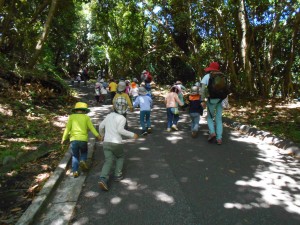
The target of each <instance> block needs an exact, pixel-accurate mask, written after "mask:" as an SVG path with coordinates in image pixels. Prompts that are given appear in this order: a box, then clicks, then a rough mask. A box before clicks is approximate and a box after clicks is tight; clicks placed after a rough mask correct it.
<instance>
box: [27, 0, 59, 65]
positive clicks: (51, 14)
mask: <svg viewBox="0 0 300 225" xmlns="http://www.w3.org/2000/svg"><path fill="white" fill-rule="evenodd" d="M58 1H59V0H52V2H51V6H50V10H49V13H48V16H47V21H46V23H45V25H44V30H43V33H42V35H41V37H40V38H39V40H38V42H37V45H36V47H35V53H34V55H33V57H32V59H31V61H30V62H29V68H31V69H32V68H33V67H34V66H35V64H36V62H37V61H38V58H39V56H40V54H41V52H42V49H43V47H44V43H45V41H46V40H47V37H48V34H49V31H50V25H51V22H52V19H53V17H54V13H55V11H56V7H57V2H58Z"/></svg>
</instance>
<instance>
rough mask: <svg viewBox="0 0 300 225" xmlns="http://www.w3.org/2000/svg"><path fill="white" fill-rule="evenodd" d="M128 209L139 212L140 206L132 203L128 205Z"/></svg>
mask: <svg viewBox="0 0 300 225" xmlns="http://www.w3.org/2000/svg"><path fill="white" fill-rule="evenodd" d="M128 209H129V210H137V209H139V206H138V205H137V204H133V203H131V204H128Z"/></svg>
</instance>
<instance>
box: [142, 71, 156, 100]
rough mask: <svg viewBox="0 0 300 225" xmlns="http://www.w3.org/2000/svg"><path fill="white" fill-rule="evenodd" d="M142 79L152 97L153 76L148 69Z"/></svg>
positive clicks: (143, 73)
mask: <svg viewBox="0 0 300 225" xmlns="http://www.w3.org/2000/svg"><path fill="white" fill-rule="evenodd" d="M141 80H142V83H144V84H145V86H144V87H145V88H146V90H147V93H148V95H149V96H150V97H152V93H151V82H152V80H153V78H152V75H151V73H150V72H149V71H148V70H144V71H143V72H142V75H141Z"/></svg>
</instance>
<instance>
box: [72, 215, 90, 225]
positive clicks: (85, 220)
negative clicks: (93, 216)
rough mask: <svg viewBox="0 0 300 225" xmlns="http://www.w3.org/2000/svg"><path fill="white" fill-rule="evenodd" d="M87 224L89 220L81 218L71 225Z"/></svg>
mask: <svg viewBox="0 0 300 225" xmlns="http://www.w3.org/2000/svg"><path fill="white" fill-rule="evenodd" d="M88 222H89V218H87V217H81V218H80V219H78V221H76V222H75V223H72V225H83V224H87V223H88Z"/></svg>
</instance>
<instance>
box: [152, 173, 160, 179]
mask: <svg viewBox="0 0 300 225" xmlns="http://www.w3.org/2000/svg"><path fill="white" fill-rule="evenodd" d="M150 177H151V178H152V179H156V178H159V175H158V174H151V175H150Z"/></svg>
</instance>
